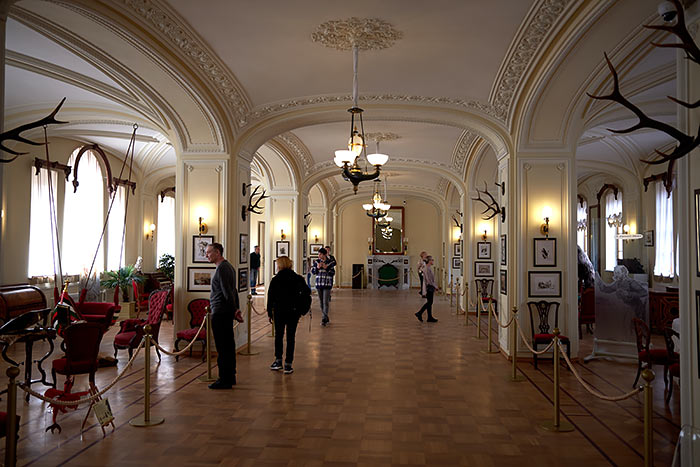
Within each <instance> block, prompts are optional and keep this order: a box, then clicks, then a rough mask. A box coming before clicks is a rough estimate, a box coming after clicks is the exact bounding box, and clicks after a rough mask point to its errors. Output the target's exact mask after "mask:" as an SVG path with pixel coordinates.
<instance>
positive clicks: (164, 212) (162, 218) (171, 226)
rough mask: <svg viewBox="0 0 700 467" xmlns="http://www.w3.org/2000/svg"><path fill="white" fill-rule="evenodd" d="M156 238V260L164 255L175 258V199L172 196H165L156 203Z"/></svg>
mask: <svg viewBox="0 0 700 467" xmlns="http://www.w3.org/2000/svg"><path fill="white" fill-rule="evenodd" d="M156 237H157V244H156V254H157V255H158V257H157V260H160V257H161V256H163V255H165V254H168V255H172V256H175V198H173V197H172V196H166V197H165V198H164V199H163V201H162V202H160V203H158V225H157V226H156Z"/></svg>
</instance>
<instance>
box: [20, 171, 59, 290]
mask: <svg viewBox="0 0 700 467" xmlns="http://www.w3.org/2000/svg"><path fill="white" fill-rule="evenodd" d="M34 174H35V169H34V167H32V169H31V177H32V191H31V199H30V209H29V210H30V213H29V265H28V268H27V276H28V277H33V276H53V273H54V258H55V259H56V272H58V271H59V267H58V256H57V250H56V248H55V246H54V245H55V243H56V242H57V241H58V239H56V238H53V241H52V237H55V232H56V230H55V229H56V227H55V226H53V227H52V223H51V216H52V213H51V211H50V204H49V174H50V175H51V188H52V190H51V191H52V192H53V199H54V202H56V200H57V196H56V193H57V190H56V183H57V182H58V177H57V176H56V172H55V171H53V170H47V169H41V170H39V175H34Z"/></svg>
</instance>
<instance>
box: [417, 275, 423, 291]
mask: <svg viewBox="0 0 700 467" xmlns="http://www.w3.org/2000/svg"><path fill="white" fill-rule="evenodd" d="M418 277H420V290H418V293H419V294H420V296H421V297H422V296H423V274H421V273H418Z"/></svg>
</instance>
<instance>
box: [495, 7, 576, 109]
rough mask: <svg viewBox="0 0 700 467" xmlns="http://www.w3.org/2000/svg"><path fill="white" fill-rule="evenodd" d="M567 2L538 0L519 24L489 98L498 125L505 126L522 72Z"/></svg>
mask: <svg viewBox="0 0 700 467" xmlns="http://www.w3.org/2000/svg"><path fill="white" fill-rule="evenodd" d="M571 1H572V0H538V2H537V4H536V5H535V6H533V8H532V9H531V10H530V13H529V21H527V23H526V24H523V26H522V27H521V28H520V31H519V33H518V34H517V35H516V39H515V40H514V41H513V43H512V44H511V47H510V49H509V51H508V55H507V56H506V58H505V60H504V61H503V64H502V65H501V69H500V70H499V73H498V78H497V81H496V83H495V85H494V88H493V91H492V92H491V98H490V99H489V101H490V102H491V104H492V105H493V107H494V108H495V111H496V115H497V117H496V118H498V120H500V121H501V122H502V123H506V122H507V120H508V118H509V117H510V115H511V107H512V105H513V100H514V97H515V94H516V91H517V88H518V87H519V86H520V83H521V82H522V79H523V76H524V75H525V71H526V70H527V69H528V68H529V67H530V65H531V64H532V61H533V58H534V56H535V54H536V53H537V51H538V50H539V48H540V45H541V44H542V42H543V41H544V39H545V38H546V37H547V36H548V35H549V34H550V33H551V31H552V29H553V28H554V25H555V24H556V23H557V21H558V20H559V18H560V17H561V15H562V13H564V10H565V9H566V6H567V5H568V4H569V3H571Z"/></svg>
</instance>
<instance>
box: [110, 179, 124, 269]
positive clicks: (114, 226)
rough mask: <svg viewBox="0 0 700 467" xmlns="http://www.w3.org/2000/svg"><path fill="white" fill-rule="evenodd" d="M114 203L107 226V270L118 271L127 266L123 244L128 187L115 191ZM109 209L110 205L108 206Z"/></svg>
mask: <svg viewBox="0 0 700 467" xmlns="http://www.w3.org/2000/svg"><path fill="white" fill-rule="evenodd" d="M113 196H114V201H112V199H110V200H109V202H110V203H112V210H111V211H110V214H109V221H108V222H109V223H108V224H107V269H108V270H109V271H116V270H118V269H119V268H120V267H121V266H123V265H124V264H125V261H126V258H124V245H123V244H122V235H123V233H124V212H125V211H126V187H125V186H118V187H117V189H116V190H114V194H113ZM107 209H109V204H108V205H107Z"/></svg>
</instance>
